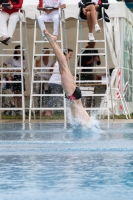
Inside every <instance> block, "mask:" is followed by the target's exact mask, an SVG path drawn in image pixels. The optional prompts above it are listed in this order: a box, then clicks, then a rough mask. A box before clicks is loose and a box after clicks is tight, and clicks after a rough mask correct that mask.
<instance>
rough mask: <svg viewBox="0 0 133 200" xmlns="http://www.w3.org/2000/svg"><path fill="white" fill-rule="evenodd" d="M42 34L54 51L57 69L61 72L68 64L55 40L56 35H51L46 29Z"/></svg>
mask: <svg viewBox="0 0 133 200" xmlns="http://www.w3.org/2000/svg"><path fill="white" fill-rule="evenodd" d="M44 34H45V36H46V38H47V39H48V41H49V42H50V44H51V46H52V48H53V50H54V52H55V55H56V58H57V60H58V63H59V70H60V72H63V70H64V69H65V68H68V65H67V61H66V58H65V56H64V54H63V52H62V50H61V49H60V47H59V45H58V44H57V42H56V39H57V37H56V36H53V35H51V34H50V33H49V32H48V31H47V30H44Z"/></svg>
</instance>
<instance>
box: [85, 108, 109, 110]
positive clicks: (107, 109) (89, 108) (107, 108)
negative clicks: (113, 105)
mask: <svg viewBox="0 0 133 200" xmlns="http://www.w3.org/2000/svg"><path fill="white" fill-rule="evenodd" d="M85 110H108V108H105V107H103V108H100V107H93V108H85Z"/></svg>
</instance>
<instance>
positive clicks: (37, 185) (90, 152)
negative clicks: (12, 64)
mask: <svg viewBox="0 0 133 200" xmlns="http://www.w3.org/2000/svg"><path fill="white" fill-rule="evenodd" d="M24 199H25V200H132V199H133V124H122V123H118V124H110V125H108V124H105V123H102V124H100V125H99V127H90V128H87V129H83V128H81V127H70V126H69V127H68V128H67V129H63V125H62V124H43V123H36V124H18V123H14V124H0V200H24Z"/></svg>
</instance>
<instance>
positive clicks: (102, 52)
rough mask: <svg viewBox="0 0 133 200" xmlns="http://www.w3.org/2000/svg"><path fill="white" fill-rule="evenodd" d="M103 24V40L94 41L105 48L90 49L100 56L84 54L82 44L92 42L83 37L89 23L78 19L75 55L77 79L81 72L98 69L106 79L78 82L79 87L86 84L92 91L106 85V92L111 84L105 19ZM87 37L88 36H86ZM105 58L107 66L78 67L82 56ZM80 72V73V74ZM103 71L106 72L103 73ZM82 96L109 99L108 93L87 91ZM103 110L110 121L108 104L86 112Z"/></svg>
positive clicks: (88, 108)
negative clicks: (84, 29) (96, 51)
mask: <svg viewBox="0 0 133 200" xmlns="http://www.w3.org/2000/svg"><path fill="white" fill-rule="evenodd" d="M100 21H101V22H102V23H103V39H101V40H94V42H95V43H100V46H101V45H102V46H103V47H102V48H93V49H91V48H89V50H98V51H100V53H98V54H82V52H83V50H86V49H87V48H82V44H84V43H88V42H90V41H89V40H85V39H83V36H82V26H83V24H84V23H86V25H87V21H86V20H82V19H80V17H79V18H78V20H77V35H76V53H75V77H76V74H79V77H80V74H81V73H82V72H81V70H82V69H92V70H93V69H96V70H98V73H101V74H103V73H104V74H105V76H106V78H105V80H80V79H79V80H76V79H75V81H76V83H77V85H78V86H79V87H80V86H83V85H84V84H85V85H86V86H87V87H90V88H91V89H92V87H95V86H98V85H101V84H104V85H105V87H106V91H108V90H109V83H110V76H109V67H108V62H107V60H108V52H107V41H106V26H105V21H104V19H103V18H102V20H100ZM86 35H87V34H86ZM90 55H91V56H97V55H99V56H104V60H105V65H104V66H96V67H83V66H81V63H80V66H77V65H78V58H80V61H81V56H90ZM79 70H80V72H79ZM101 70H104V72H103V71H101ZM95 73H97V72H93V71H92V72H87V74H95ZM82 96H83V97H85V98H87V97H88V98H89V97H91V98H92V99H93V98H97V97H98V98H100V97H103V98H104V97H106V99H107V102H109V101H108V92H105V93H104V94H96V93H95V92H94V93H93V92H88V94H87V91H86V92H84V91H83V93H82ZM102 109H105V110H106V111H107V115H108V121H109V118H110V116H109V104H108V103H107V107H106V108H105V107H104V108H101V107H100V106H99V107H92V106H91V107H86V110H87V111H90V112H96V111H99V112H100V110H102Z"/></svg>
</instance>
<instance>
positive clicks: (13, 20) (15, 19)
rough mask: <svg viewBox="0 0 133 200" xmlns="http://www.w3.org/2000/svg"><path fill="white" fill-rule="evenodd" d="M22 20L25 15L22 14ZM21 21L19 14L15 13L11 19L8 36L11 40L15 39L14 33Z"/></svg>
mask: <svg viewBox="0 0 133 200" xmlns="http://www.w3.org/2000/svg"><path fill="white" fill-rule="evenodd" d="M20 16H21V18H23V13H20ZM18 21H19V13H18V12H15V13H12V14H11V15H10V17H9V22H8V36H9V37H10V38H12V37H13V33H14V31H15V28H16V25H17V22H18Z"/></svg>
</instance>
